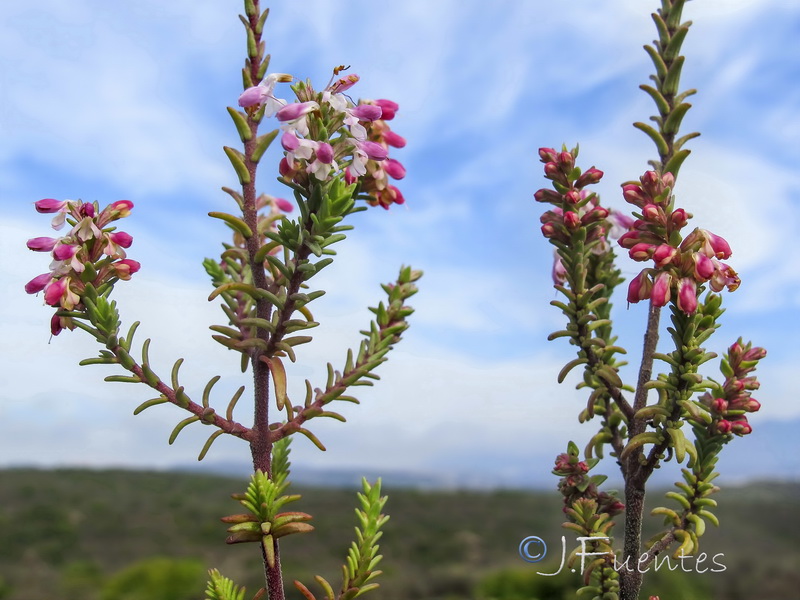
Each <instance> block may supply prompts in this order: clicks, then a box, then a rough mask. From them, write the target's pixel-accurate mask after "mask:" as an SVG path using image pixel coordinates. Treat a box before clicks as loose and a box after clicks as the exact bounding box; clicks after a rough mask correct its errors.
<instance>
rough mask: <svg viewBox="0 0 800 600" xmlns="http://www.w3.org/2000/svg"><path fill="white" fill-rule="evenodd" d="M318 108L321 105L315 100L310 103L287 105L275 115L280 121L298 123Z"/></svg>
mask: <svg viewBox="0 0 800 600" xmlns="http://www.w3.org/2000/svg"><path fill="white" fill-rule="evenodd" d="M318 108H319V104H317V103H316V102H314V101H313V100H311V101H309V102H295V103H294V104H287V105H286V106H284V107H283V108H282V109H280V110H279V111H278V112H277V113H275V117H276V118H277V119H278V121H296V120H297V119H300V118H301V117H304V116H306V115H307V114H308V113H310V112H312V111H314V110H316V109H318Z"/></svg>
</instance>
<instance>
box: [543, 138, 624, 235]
mask: <svg viewBox="0 0 800 600" xmlns="http://www.w3.org/2000/svg"><path fill="white" fill-rule="evenodd" d="M539 158H540V159H541V161H542V162H543V163H544V174H545V177H546V178H547V179H550V180H551V181H552V182H553V187H554V188H555V189H548V188H543V189H541V190H539V191H537V192H536V193H535V194H534V195H533V197H534V198H535V199H536V201H537V202H546V203H548V204H553V205H554V206H555V208H554V209H553V210H549V211H547V212H545V213H544V214H543V215H542V217H541V222H542V235H544V237H546V238H547V239H551V240H555V241H557V242H561V243H562V244H566V243H568V242H569V241H570V239H571V238H572V233H573V232H574V231H576V230H578V229H580V228H582V227H588V226H590V225H592V224H594V223H599V222H601V221H603V222H604V221H605V220H606V218H607V217H608V216H609V214H610V212H609V210H608V209H607V208H603V207H602V206H600V204H599V199H598V197H597V195H596V194H593V193H592V194H587V193H586V191H585V190H584V189H583V188H585V187H586V186H587V185H591V184H594V183H597V182H598V181H600V179H602V177H603V172H602V171H600V170H598V169H595V168H594V167H592V168H590V169H588V170H587V171H586V172H584V173H582V174H580V175H579V176H577V177H575V156H574V154H573V153H572V152H566V151H563V152H556V151H555V150H554V149H552V148H539ZM606 235H607V228H606V224H605V223H603V224H601V225H598V226H595V227H592V228H591V229H590V230H589V231H588V232H587V237H586V243H589V242H592V241H595V240H598V239H599V240H603V239H605V237H606Z"/></svg>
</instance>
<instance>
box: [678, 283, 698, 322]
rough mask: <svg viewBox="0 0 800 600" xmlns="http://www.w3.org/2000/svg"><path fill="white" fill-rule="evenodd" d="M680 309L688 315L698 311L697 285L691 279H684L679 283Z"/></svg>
mask: <svg viewBox="0 0 800 600" xmlns="http://www.w3.org/2000/svg"><path fill="white" fill-rule="evenodd" d="M678 308H679V309H680V310H682V311H683V312H685V313H686V314H687V315H691V314H693V313H694V312H695V311H696V310H697V284H696V283H695V281H694V279H692V278H691V277H683V278H682V279H681V280H680V281H679V282H678Z"/></svg>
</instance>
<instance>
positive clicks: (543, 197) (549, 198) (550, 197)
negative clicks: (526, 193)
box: [533, 188, 562, 204]
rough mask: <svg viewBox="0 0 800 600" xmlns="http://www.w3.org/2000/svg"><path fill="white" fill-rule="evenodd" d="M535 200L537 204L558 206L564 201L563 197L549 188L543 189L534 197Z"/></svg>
mask: <svg viewBox="0 0 800 600" xmlns="http://www.w3.org/2000/svg"><path fill="white" fill-rule="evenodd" d="M533 199H534V200H536V201H537V202H548V203H550V204H558V203H560V202H561V201H562V196H561V194H559V193H558V192H556V191H555V190H551V189H549V188H542V189H540V190H538V191H537V192H536V193H535V194H534V195H533Z"/></svg>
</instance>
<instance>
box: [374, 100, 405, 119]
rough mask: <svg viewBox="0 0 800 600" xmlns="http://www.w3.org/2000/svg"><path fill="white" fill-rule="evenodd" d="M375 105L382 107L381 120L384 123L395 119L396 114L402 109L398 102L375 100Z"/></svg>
mask: <svg viewBox="0 0 800 600" xmlns="http://www.w3.org/2000/svg"><path fill="white" fill-rule="evenodd" d="M375 104H377V105H378V106H380V107H381V119H382V120H383V121H391V120H392V119H394V115H395V113H396V112H397V111H398V109H399V108H400V105H399V104H398V103H397V102H392V101H391V100H375Z"/></svg>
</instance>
